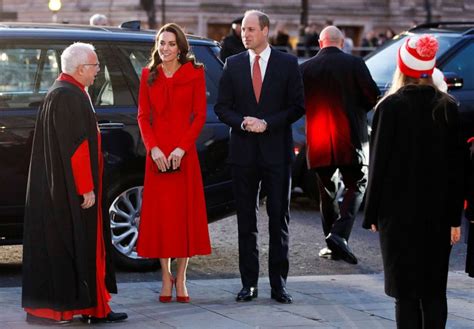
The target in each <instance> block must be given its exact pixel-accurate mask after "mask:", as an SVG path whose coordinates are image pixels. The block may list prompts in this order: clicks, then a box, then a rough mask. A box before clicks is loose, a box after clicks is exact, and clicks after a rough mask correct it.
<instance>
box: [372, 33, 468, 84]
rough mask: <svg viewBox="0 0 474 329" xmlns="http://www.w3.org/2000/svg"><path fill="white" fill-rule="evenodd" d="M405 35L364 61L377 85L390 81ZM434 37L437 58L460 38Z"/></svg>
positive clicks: (448, 36)
mask: <svg viewBox="0 0 474 329" xmlns="http://www.w3.org/2000/svg"><path fill="white" fill-rule="evenodd" d="M405 37H406V36H404V37H402V38H400V39H398V40H394V41H392V42H391V43H389V44H388V45H387V46H386V47H383V48H381V49H380V50H379V51H376V52H375V53H374V54H373V55H372V56H370V57H369V58H368V59H367V60H366V61H365V63H366V64H367V67H368V68H369V71H370V74H371V75H372V78H373V79H374V81H375V82H376V83H377V85H378V86H384V87H387V86H388V85H389V84H390V83H391V82H392V77H393V73H394V72H395V69H396V67H397V55H398V48H400V45H401V44H402V42H404V41H405ZM436 39H438V42H439V51H438V53H437V57H438V58H439V57H440V56H442V55H443V54H444V53H445V52H446V51H447V50H448V49H449V48H451V47H452V46H453V45H454V44H455V43H457V42H458V41H459V40H460V38H459V37H458V36H450V35H442V36H436Z"/></svg>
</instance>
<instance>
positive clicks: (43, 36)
mask: <svg viewBox="0 0 474 329" xmlns="http://www.w3.org/2000/svg"><path fill="white" fill-rule="evenodd" d="M155 33H156V32H154V31H139V30H133V29H127V28H109V27H107V28H102V27H89V26H73V25H38V24H21V23H11V24H10V23H0V244H17V243H21V239H22V223H23V212H24V202H25V191H26V183H27V177H28V165H29V160H30V151H31V142H32V139H33V132H34V127H35V119H36V113H37V109H38V106H39V104H40V102H41V101H42V99H43V97H44V96H45V94H46V92H47V90H48V88H49V87H50V86H51V85H52V84H53V81H54V80H55V79H56V77H57V76H58V74H59V72H60V71H61V61H60V54H61V52H62V50H63V49H64V48H65V47H67V46H68V45H70V44H72V43H73V42H76V41H81V42H88V43H92V44H93V45H94V46H95V47H96V51H97V55H98V57H99V62H100V63H101V71H100V73H99V75H98V76H97V79H96V81H95V83H94V85H93V86H91V87H89V93H90V94H91V97H92V101H93V103H94V105H95V108H96V111H97V116H98V121H99V126H100V130H101V133H102V141H103V142H102V145H103V153H104V158H105V170H104V186H103V188H104V198H105V206H104V218H110V221H111V229H112V243H113V245H114V247H115V248H114V250H115V256H116V257H115V258H116V260H117V262H118V264H120V265H123V266H126V267H128V268H132V269H136V270H139V269H146V268H150V267H151V266H154V265H155V264H156V263H157V262H156V260H146V259H140V258H139V257H138V256H137V254H136V252H135V244H136V241H137V237H138V232H137V228H138V224H139V220H140V208H141V198H142V197H141V195H142V189H143V187H142V185H143V176H144V168H145V153H146V151H145V148H144V146H143V143H142V141H141V138H140V133H139V129H138V126H137V120H136V116H137V99H138V89H139V78H140V73H141V69H142V67H144V66H145V65H146V64H147V61H148V59H149V57H150V52H151V48H152V46H153V44H154V35H155ZM188 40H189V43H190V45H191V48H192V52H193V53H194V54H195V56H196V57H197V59H198V60H199V61H200V62H202V63H204V65H205V70H206V87H207V104H208V109H207V122H206V124H205V126H204V128H203V130H202V132H201V135H200V136H199V139H198V141H197V149H198V153H199V160H200V163H201V169H202V175H203V180H204V186H205V195H206V205H207V210H208V214H209V216H210V218H217V217H218V216H219V215H220V214H222V213H226V212H227V210H230V209H232V207H233V195H232V189H231V177H230V170H229V168H228V167H227V166H226V161H225V160H226V157H227V150H228V139H229V128H228V127H227V126H225V125H224V124H222V123H221V122H219V121H218V119H217V117H216V115H215V114H214V111H213V105H214V103H215V100H216V97H217V86H218V82H219V79H220V75H221V72H222V63H221V61H220V60H219V59H218V58H217V56H216V54H218V52H219V47H218V44H217V43H216V42H214V41H212V40H209V39H203V38H198V37H192V36H188Z"/></svg>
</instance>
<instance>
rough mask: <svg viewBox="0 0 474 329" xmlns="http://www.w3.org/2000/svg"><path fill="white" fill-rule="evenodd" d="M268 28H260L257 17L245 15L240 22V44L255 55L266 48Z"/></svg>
mask: <svg viewBox="0 0 474 329" xmlns="http://www.w3.org/2000/svg"><path fill="white" fill-rule="evenodd" d="M267 37H268V27H266V26H265V27H264V28H263V30H262V29H261V28H260V24H259V22H258V16H257V15H253V14H250V15H247V16H245V17H244V20H243V21H242V42H243V43H244V46H245V48H246V49H252V50H253V51H255V52H256V53H257V54H259V53H260V52H261V51H262V50H264V49H265V47H266V46H267V43H268V41H267Z"/></svg>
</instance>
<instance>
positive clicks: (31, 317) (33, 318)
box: [26, 313, 72, 326]
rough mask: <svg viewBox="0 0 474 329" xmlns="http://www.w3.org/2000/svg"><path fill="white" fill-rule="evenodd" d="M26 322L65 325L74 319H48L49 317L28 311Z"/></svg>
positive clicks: (43, 324) (42, 324) (41, 324)
mask: <svg viewBox="0 0 474 329" xmlns="http://www.w3.org/2000/svg"><path fill="white" fill-rule="evenodd" d="M26 322H28V323H30V324H37V325H40V326H64V325H67V324H69V323H72V320H59V321H56V320H53V319H47V318H42V317H39V316H35V315H32V314H30V313H26Z"/></svg>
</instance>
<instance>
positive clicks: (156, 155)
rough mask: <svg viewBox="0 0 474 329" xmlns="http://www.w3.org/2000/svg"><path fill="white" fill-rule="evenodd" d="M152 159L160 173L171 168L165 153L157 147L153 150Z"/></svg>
mask: <svg viewBox="0 0 474 329" xmlns="http://www.w3.org/2000/svg"><path fill="white" fill-rule="evenodd" d="M151 159H152V160H153V161H154V162H155V163H156V166H157V167H158V169H159V170H160V171H166V170H168V168H169V167H170V163H169V161H168V159H166V157H165V155H164V154H163V152H161V150H160V149H159V148H158V147H157V146H155V147H154V148H152V149H151Z"/></svg>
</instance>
